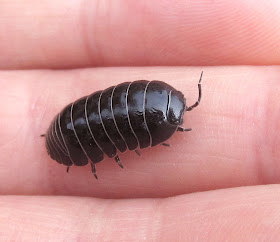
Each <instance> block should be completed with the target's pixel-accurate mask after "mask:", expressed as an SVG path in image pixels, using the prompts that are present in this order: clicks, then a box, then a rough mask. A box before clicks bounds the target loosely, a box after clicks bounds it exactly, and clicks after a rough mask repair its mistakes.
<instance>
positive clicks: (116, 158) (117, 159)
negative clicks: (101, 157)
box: [115, 155, 123, 168]
mask: <svg viewBox="0 0 280 242" xmlns="http://www.w3.org/2000/svg"><path fill="white" fill-rule="evenodd" d="M115 160H116V162H117V163H118V164H119V166H120V167H121V168H123V165H122V163H121V160H120V157H119V156H118V155H116V156H115Z"/></svg>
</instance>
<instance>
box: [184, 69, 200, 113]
mask: <svg viewBox="0 0 280 242" xmlns="http://www.w3.org/2000/svg"><path fill="white" fill-rule="evenodd" d="M202 75H203V71H202V72H201V74H200V78H199V81H198V85H197V86H198V99H197V101H196V103H195V104H193V105H192V106H190V107H186V111H191V110H193V109H194V108H195V107H197V106H198V105H199V103H200V100H201V96H202V93H201V81H202Z"/></svg>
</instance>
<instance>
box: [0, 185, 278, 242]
mask: <svg viewBox="0 0 280 242" xmlns="http://www.w3.org/2000/svg"><path fill="white" fill-rule="evenodd" d="M279 191H280V190H279V186H265V187H244V188H235V189H228V190H219V191H211V192H204V193H198V194H193V195H184V196H179V197H174V198H166V199H141V200H140V199H130V200H101V199H94V198H82V197H58V196H53V197H48V196H44V197H38V196H33V197H32V196H29V197H25V196H2V197H1V198H0V203H1V206H0V212H1V217H0V228H1V231H5V233H2V234H1V235H0V237H1V240H3V241H14V240H18V238H19V237H18V236H19V235H20V239H21V240H24V241H30V240H34V238H40V240H48V241H60V240H66V241H80V240H81V241H101V240H102V241H115V240H116V238H117V240H118V241H135V240H137V241H142V240H143V241H144V240H148V241H193V238H195V239H196V240H197V241H224V240H225V238H226V240H228V241H231V240H232V239H233V240H234V241H249V240H250V241H258V240H262V241H277V239H278V238H279V234H278V229H279V226H280V220H279V214H280V206H279V199H280V196H279ZM213 220H214V222H213ZM22 221H28V223H24V224H23V223H22Z"/></svg>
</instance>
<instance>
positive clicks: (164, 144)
mask: <svg viewBox="0 0 280 242" xmlns="http://www.w3.org/2000/svg"><path fill="white" fill-rule="evenodd" d="M161 145H163V146H166V147H170V144H167V143H161Z"/></svg>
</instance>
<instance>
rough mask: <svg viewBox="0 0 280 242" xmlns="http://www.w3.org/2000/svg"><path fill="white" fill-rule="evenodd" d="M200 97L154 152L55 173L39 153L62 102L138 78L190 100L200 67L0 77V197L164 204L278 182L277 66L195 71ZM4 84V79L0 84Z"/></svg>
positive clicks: (42, 152)
mask: <svg viewBox="0 0 280 242" xmlns="http://www.w3.org/2000/svg"><path fill="white" fill-rule="evenodd" d="M203 69H204V76H203V81H202V85H203V86H202V91H203V97H202V101H201V104H200V106H199V107H197V108H196V109H194V110H193V111H192V112H187V113H186V114H185V122H184V127H186V128H192V129H193V130H192V131H191V132H186V133H182V132H177V133H176V134H174V136H173V137H172V138H171V139H170V140H168V143H170V144H171V145H172V146H171V147H164V146H157V147H153V148H150V149H144V150H141V153H142V155H141V157H139V156H137V155H136V154H135V152H127V153H125V154H120V159H121V162H122V164H123V165H124V167H125V168H124V169H120V168H119V166H118V164H117V163H116V162H115V161H114V160H113V159H108V158H106V159H105V160H104V161H103V162H101V163H99V164H97V174H98V176H99V180H98V181H96V180H95V179H94V177H93V176H92V174H91V171H90V167H88V166H86V167H71V169H70V172H69V174H67V173H66V166H63V165H59V164H58V163H56V162H55V161H53V160H52V159H50V157H49V156H48V155H47V152H46V148H45V144H44V143H45V142H44V138H42V137H40V135H41V134H42V133H44V132H46V130H47V127H48V125H49V124H50V121H51V120H52V118H53V117H54V116H55V114H56V113H58V112H59V111H60V110H61V109H62V108H63V107H64V106H65V105H66V104H68V103H70V102H72V101H74V100H75V99H77V98H79V97H82V96H84V95H88V94H90V93H91V92H94V91H97V90H99V89H101V90H102V89H104V88H107V87H109V86H110V85H115V84H118V83H120V82H123V81H133V80H137V79H147V80H154V79H158V80H163V81H166V82H168V83H170V84H171V85H173V86H174V87H176V88H177V89H179V90H181V91H182V92H183V93H184V94H185V96H186V97H187V104H188V105H190V104H193V103H194V102H195V101H196V100H197V96H198V90H197V82H198V78H199V75H200V71H201V69H200V68H189V69H186V68H106V69H86V70H74V71H15V72H2V73H0V79H1V80H2V88H1V90H2V91H1V95H0V97H1V101H0V105H1V107H0V112H1V113H0V117H2V118H1V122H2V124H1V125H0V128H1V132H0V137H1V140H0V141H1V143H0V147H1V150H0V162H1V163H0V165H1V169H0V179H1V180H0V181H2V182H0V191H1V193H2V194H70V195H85V196H97V197H106V198H112V197H162V196H172V195H177V194H183V193H189V192H196V191H204V190H210V189H216V188H225V187H234V186H244V185H254V184H267V183H277V182H279V177H280V167H279V162H278V161H279V157H280V152H279V142H280V140H279V136H278V135H277V134H278V133H277V132H276V131H277V130H279V116H278V112H276V111H275V110H279V108H280V107H279V105H280V103H279V99H278V97H279V90H280V89H279V88H278V86H279V85H278V77H279V67H259V68H256V67H235V68H234V67H230V68H225V67H220V68H203ZM3 80H5V81H3Z"/></svg>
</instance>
